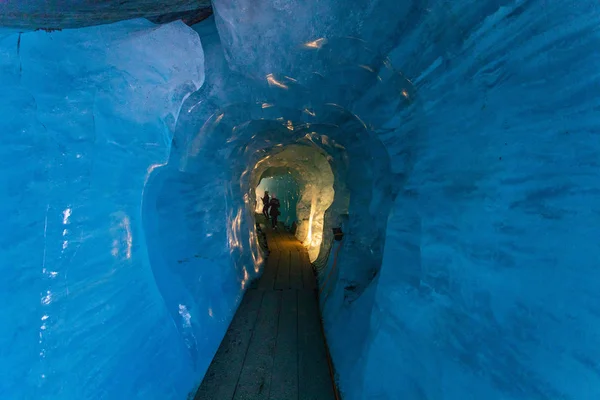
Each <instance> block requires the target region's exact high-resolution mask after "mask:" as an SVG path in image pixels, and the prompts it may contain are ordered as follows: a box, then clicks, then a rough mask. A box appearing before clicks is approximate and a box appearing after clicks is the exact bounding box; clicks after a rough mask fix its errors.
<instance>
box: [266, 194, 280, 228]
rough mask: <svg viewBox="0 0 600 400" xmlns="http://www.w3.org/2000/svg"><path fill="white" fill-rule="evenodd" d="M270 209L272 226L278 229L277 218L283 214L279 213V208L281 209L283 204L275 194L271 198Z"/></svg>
mask: <svg viewBox="0 0 600 400" xmlns="http://www.w3.org/2000/svg"><path fill="white" fill-rule="evenodd" d="M269 207H270V210H269V214H270V215H271V226H272V227H273V229H277V217H278V216H279V215H280V214H281V213H280V212H279V207H281V204H280V203H279V199H278V198H277V197H276V196H275V194H273V195H272V196H271V201H270V202H269Z"/></svg>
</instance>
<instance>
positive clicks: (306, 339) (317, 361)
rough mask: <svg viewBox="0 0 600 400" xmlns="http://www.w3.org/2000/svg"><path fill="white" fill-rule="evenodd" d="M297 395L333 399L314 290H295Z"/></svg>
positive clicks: (314, 399)
mask: <svg viewBox="0 0 600 400" xmlns="http://www.w3.org/2000/svg"><path fill="white" fill-rule="evenodd" d="M298 360H299V362H298V382H299V388H298V392H299V393H298V399H299V400H333V399H334V398H335V397H334V393H333V385H332V382H331V377H330V375H329V367H328V364H327V353H326V349H325V339H324V337H323V332H322V330H321V323H320V320H319V308H318V305H317V298H316V295H315V293H314V292H313V291H307V290H299V291H298Z"/></svg>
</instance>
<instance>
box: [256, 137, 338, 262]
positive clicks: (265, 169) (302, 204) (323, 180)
mask: <svg viewBox="0 0 600 400" xmlns="http://www.w3.org/2000/svg"><path fill="white" fill-rule="evenodd" d="M301 143H302V141H301ZM327 157H328V154H327V153H325V152H324V151H323V150H321V149H320V148H318V147H317V146H311V145H308V144H307V143H303V144H291V145H288V146H277V147H275V148H274V149H272V150H271V153H270V154H268V155H267V156H265V157H264V158H262V159H260V160H259V161H258V162H257V163H256V165H255V166H254V167H253V168H252V173H251V177H250V187H253V186H254V185H255V184H256V182H257V181H258V182H262V180H263V179H265V178H267V179H268V177H270V176H272V177H274V178H276V179H280V180H281V181H282V182H283V181H284V179H283V177H284V176H287V177H289V178H288V179H291V180H293V181H294V182H297V187H296V190H297V192H296V193H297V194H295V196H296V197H294V198H296V199H297V200H296V203H295V210H294V215H295V216H296V230H295V232H294V234H295V236H296V237H297V238H298V240H300V242H302V243H303V244H304V246H305V247H306V248H307V250H308V253H309V257H310V260H311V261H313V262H314V261H315V260H317V258H318V256H319V253H320V251H321V244H322V242H323V231H324V229H325V222H324V216H325V212H326V211H327V210H328V209H329V207H330V206H331V204H332V203H333V201H334V197H335V190H334V188H333V183H334V174H333V171H332V168H331V165H330V164H329V163H330V161H329V160H328V159H327ZM259 185H260V184H259ZM257 187H258V186H257ZM281 188H282V189H284V190H285V189H286V188H285V186H281ZM280 192H281V191H280ZM255 193H258V192H255ZM272 193H273V192H272ZM275 193H277V192H275ZM282 194H284V193H279V195H280V196H281V195H282ZM338 195H343V193H339V194H338ZM280 200H281V197H280ZM286 200H287V199H286ZM290 225H291V224H290Z"/></svg>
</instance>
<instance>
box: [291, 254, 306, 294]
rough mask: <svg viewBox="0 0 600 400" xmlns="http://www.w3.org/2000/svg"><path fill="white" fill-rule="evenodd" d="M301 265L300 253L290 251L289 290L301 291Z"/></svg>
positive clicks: (302, 285)
mask: <svg viewBox="0 0 600 400" xmlns="http://www.w3.org/2000/svg"><path fill="white" fill-rule="evenodd" d="M303 287H304V284H303V282H302V264H301V263H300V253H298V251H296V250H291V251H290V289H302V288H303Z"/></svg>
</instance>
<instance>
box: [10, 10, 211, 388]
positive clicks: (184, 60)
mask: <svg viewBox="0 0 600 400" xmlns="http://www.w3.org/2000/svg"><path fill="white" fill-rule="evenodd" d="M0 63H1V64H0V82H2V92H3V95H2V97H1V98H0V131H2V132H3V133H4V134H3V135H2V146H1V150H0V152H1V157H0V160H2V161H0V163H1V164H0V165H1V169H2V173H1V174H0V196H1V198H2V214H3V215H4V219H3V223H2V224H1V225H0V240H1V246H0V260H2V261H1V263H0V270H1V272H2V276H3V279H2V282H1V283H0V301H1V303H2V307H0V315H1V316H2V321H3V323H2V327H0V348H1V349H2V350H1V352H2V357H1V358H2V361H1V362H0V376H2V379H1V380H0V397H2V398H5V399H17V398H23V399H24V398H46V399H83V398H114V399H116V398H141V397H147V398H157V399H158V398H171V397H174V398H185V396H186V395H187V393H188V392H189V391H190V390H191V389H192V388H193V386H194V385H195V384H196V383H197V382H198V380H199V376H198V369H201V368H202V365H203V361H202V360H200V361H198V360H197V361H196V364H195V365H194V358H197V357H198V352H199V350H198V348H199V347H201V346H202V345H201V344H198V345H197V347H196V348H193V347H191V346H190V345H189V344H188V343H187V342H185V341H184V340H183V337H184V336H183V335H182V334H181V333H180V332H178V329H179V330H181V329H182V328H181V327H185V326H186V324H188V322H190V318H189V315H191V316H192V317H191V318H192V319H191V323H192V324H194V322H195V320H194V318H195V317H196V315H197V314H198V313H207V311H206V310H202V311H199V310H197V309H195V307H194V304H195V303H194V301H195V300H194V299H193V298H192V299H191V300H190V301H189V302H188V301H185V302H184V301H182V302H181V303H180V304H181V306H180V309H179V310H178V312H179V311H181V315H180V316H179V315H178V319H175V318H174V317H173V313H172V312H171V313H170V311H171V310H168V309H167V307H165V302H164V299H163V297H162V296H161V292H160V290H159V289H160V288H159V287H157V284H156V282H155V279H154V278H153V272H155V273H156V271H153V270H152V269H151V268H150V264H149V261H148V248H147V242H146V238H145V234H144V231H143V228H142V223H141V221H142V220H141V217H142V211H141V205H142V192H143V189H144V185H145V181H146V179H147V177H148V174H149V171H150V170H151V169H152V168H153V167H154V166H156V165H160V164H162V163H165V162H166V161H167V157H168V153H169V147H170V141H171V137H172V130H173V127H174V122H175V120H176V119H177V116H178V113H179V109H180V107H181V103H182V101H183V100H184V99H185V97H186V96H187V95H188V94H189V93H190V92H193V91H195V90H196V89H198V88H199V87H200V86H201V85H202V83H203V81H204V71H203V53H202V47H201V44H200V40H199V39H198V36H197V35H196V34H195V33H194V32H193V31H191V30H190V29H189V28H187V27H186V26H185V25H183V24H182V23H173V24H169V25H164V26H160V27H159V26H155V25H153V24H150V23H148V22H147V21H142V20H137V21H130V22H123V23H119V24H116V25H111V26H103V27H98V28H88V29H81V30H73V31H63V32H54V33H46V32H30V33H23V34H18V33H12V34H11V33H7V32H5V33H4V34H2V36H1V37H0ZM171 285H174V286H175V287H177V288H178V290H181V291H182V292H184V293H187V292H185V291H184V290H183V288H182V287H181V284H180V283H177V282H171ZM204 357H205V360H204V363H207V362H208V361H209V360H210V355H209V356H204Z"/></svg>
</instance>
